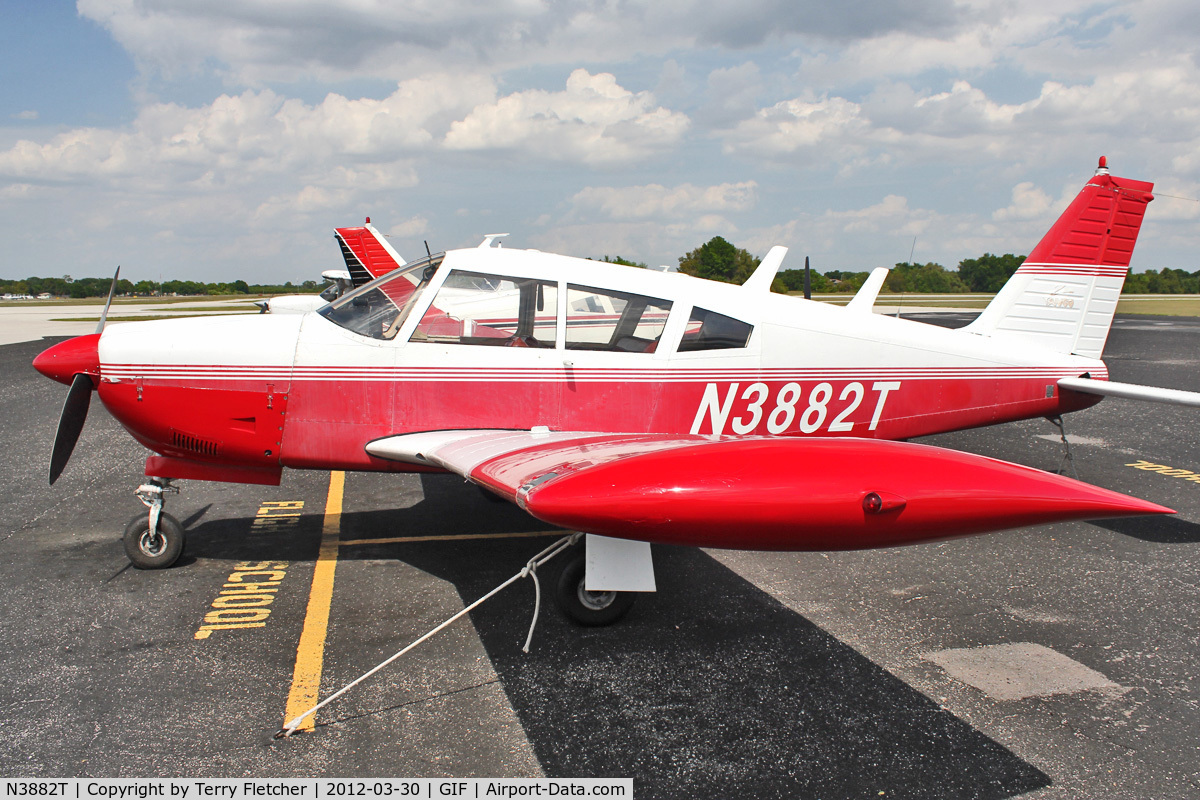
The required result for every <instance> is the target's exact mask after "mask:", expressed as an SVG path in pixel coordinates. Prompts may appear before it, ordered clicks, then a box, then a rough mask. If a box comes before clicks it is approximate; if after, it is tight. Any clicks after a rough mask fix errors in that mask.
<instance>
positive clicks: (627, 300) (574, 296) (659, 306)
mask: <svg viewBox="0 0 1200 800" xmlns="http://www.w3.org/2000/svg"><path fill="white" fill-rule="evenodd" d="M670 313H671V301H670V300H659V299H657V298H654V297H644V296H642V295H636V294H628V293H626V292H616V291H613V290H611V289H593V288H591V287H587V286H574V285H568V286H567V349H568V350H608V351H613V352H621V353H653V352H654V351H655V350H656V349H657V348H658V340H659V338H660V337H661V336H662V332H663V328H665V327H666V325H667V316H668V315H669V314H670Z"/></svg>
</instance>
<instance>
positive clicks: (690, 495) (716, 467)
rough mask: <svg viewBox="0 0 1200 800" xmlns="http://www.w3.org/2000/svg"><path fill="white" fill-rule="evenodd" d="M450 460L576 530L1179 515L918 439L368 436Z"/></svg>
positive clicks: (981, 528) (991, 525) (920, 530)
mask: <svg viewBox="0 0 1200 800" xmlns="http://www.w3.org/2000/svg"><path fill="white" fill-rule="evenodd" d="M367 452H368V453H370V454H371V455H374V456H377V457H379V458H387V459H395V460H402V461H409V462H415V463H424V464H429V465H435V466H440V467H442V468H444V469H448V470H450V471H452V472H456V473H458V474H459V475H462V476H464V477H466V478H468V479H469V480H471V481H472V482H474V483H477V484H479V485H481V486H483V487H485V488H487V489H489V490H491V491H493V492H495V493H496V494H499V495H501V496H503V497H505V498H507V499H509V500H512V501H513V502H515V503H517V504H518V505H519V506H521V507H522V508H524V509H525V510H526V511H528V512H529V513H530V514H532V515H533V516H535V517H537V518H538V519H541V520H544V521H546V522H549V523H551V524H553V525H558V526H561V527H564V528H567V529H570V530H578V531H585V532H587V533H595V534H599V535H602V536H612V537H617V538H623V539H636V540H640V541H647V542H660V543H667V544H680V545H691V546H698V547H724V548H734V549H741V550H858V549H863V548H870V547H888V546H891V545H899V544H908V543H912V542H918V541H923V540H929V539H946V538H952V537H957V536H965V535H968V534H973V533H984V532H987V531H995V530H1002V529H1005V528H1016V527H1023V526H1027V525H1040V524H1044V523H1049V522H1061V521H1065V520H1074V519H1100V518H1107V517H1119V516H1130V515H1139V514H1160V513H1173V512H1171V511H1170V509H1166V508H1163V507H1162V506H1159V505H1156V504H1154V503H1148V502H1145V501H1143V500H1138V499H1136V498H1133V497H1128V496H1126V495H1122V494H1118V493H1116V492H1112V491H1109V490H1107V489H1102V488H1100V487H1097V486H1091V485H1088V484H1086V483H1081V482H1079V481H1076V480H1072V479H1071V478H1067V477H1065V476H1061V475H1054V474H1051V473H1048V472H1042V471H1040V470H1036V469H1032V468H1029V467H1023V466H1019V465H1017V464H1010V463H1007V462H1004V461H997V460H995V459H990V458H984V457H982V456H977V455H973V454H970V453H962V452H958V451H954V450H945V449H942V448H937V447H930V446H927V445H919V444H911V443H906V442H889V441H883V440H878V439H852V438H838V439H830V438H793V437H744V438H726V439H714V438H711V437H706V436H698V435H696V436H683V435H671V434H611V433H572V432H549V431H536V432H535V431H479V430H475V431H436V432H430V433H417V434H407V435H401V436H393V437H389V438H386V439H380V440H377V441H374V442H371V443H370V444H368V445H367Z"/></svg>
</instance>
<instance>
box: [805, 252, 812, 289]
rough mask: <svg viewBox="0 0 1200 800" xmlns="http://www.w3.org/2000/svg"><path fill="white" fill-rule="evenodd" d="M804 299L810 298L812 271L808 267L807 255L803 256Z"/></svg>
mask: <svg viewBox="0 0 1200 800" xmlns="http://www.w3.org/2000/svg"><path fill="white" fill-rule="evenodd" d="M804 299H805V300H812V273H811V272H810V271H809V269H808V256H805V257H804Z"/></svg>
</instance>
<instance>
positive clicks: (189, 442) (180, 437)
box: [171, 430, 217, 456]
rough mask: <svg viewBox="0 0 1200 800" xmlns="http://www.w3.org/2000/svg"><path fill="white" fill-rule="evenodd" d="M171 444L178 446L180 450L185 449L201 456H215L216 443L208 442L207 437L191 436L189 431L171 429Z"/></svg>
mask: <svg viewBox="0 0 1200 800" xmlns="http://www.w3.org/2000/svg"><path fill="white" fill-rule="evenodd" d="M171 444H172V445H174V446H175V447H178V448H179V449H180V450H186V451H188V452H189V453H195V454H197V455H201V456H216V455H217V443H216V442H210V441H209V440H208V439H201V438H200V437H199V436H192V435H191V434H190V433H181V432H180V431H177V430H172V431H171Z"/></svg>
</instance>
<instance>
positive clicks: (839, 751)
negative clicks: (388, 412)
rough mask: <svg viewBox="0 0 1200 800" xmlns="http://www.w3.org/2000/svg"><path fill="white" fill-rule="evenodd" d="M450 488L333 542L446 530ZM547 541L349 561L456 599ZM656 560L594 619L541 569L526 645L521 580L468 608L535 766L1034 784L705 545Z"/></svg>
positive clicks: (516, 521) (703, 777) (504, 573)
mask: <svg viewBox="0 0 1200 800" xmlns="http://www.w3.org/2000/svg"><path fill="white" fill-rule="evenodd" d="M464 491H470V490H469V489H463V488H462V487H461V486H457V487H455V486H453V485H451V484H447V483H445V482H444V479H442V478H433V479H430V480H428V481H426V498H425V499H424V500H423V501H421V502H420V503H418V504H416V505H415V506H413V507H412V508H409V509H404V510H401V511H393V512H387V511H379V512H369V513H360V514H354V515H349V516H350V518H348V519H347V518H345V517H344V518H343V536H344V537H347V536H353V537H354V538H356V539H360V540H361V539H364V538H388V537H390V536H394V535H395V531H396V530H397V529H398V528H404V529H409V530H420V531H421V532H422V533H434V532H437V531H438V530H443V531H445V529H446V528H451V529H453V528H456V527H458V525H457V523H455V522H452V521H451V522H449V523H448V524H444V525H441V526H439V525H438V523H437V522H436V520H437V519H438V518H441V519H442V520H451V519H453V518H455V517H457V516H459V514H458V513H457V512H451V511H449V510H448V504H450V505H454V504H456V503H457V504H458V505H461V504H462V503H463V502H467V503H468V504H473V502H474V500H467V499H466V498H469V497H471V495H464V494H462V493H463V492H464ZM456 498H457V500H456ZM480 502H483V501H480ZM398 518H400V519H402V520H403V525H402V526H401V525H399V524H397V521H398ZM415 518H422V522H421V523H420V524H417V523H416V522H415ZM537 525H538V523H536V521H533V522H531V521H530V518H529V517H525V516H524V515H521V514H517V515H516V516H515V517H513V518H511V519H509V518H508V516H507V515H502V518H501V521H500V527H501V528H507V529H509V530H517V531H521V530H531V529H536V527H532V528H531V526H537ZM489 528H490V525H489ZM474 530H475V531H479V530H480V528H479V520H478V519H476V520H475V522H474ZM445 532H449V531H445ZM552 541H553V539H551V538H540V539H532V538H521V539H505V540H482V541H480V540H474V541H461V542H436V543H413V544H399V545H397V544H388V545H380V546H366V547H361V548H358V547H356V548H354V549H355V550H361V551H362V552H361V554H360V555H358V556H357V557H363V558H381V557H391V558H397V559H399V560H401V561H403V562H405V563H408V564H410V565H412V566H414V567H416V568H418V569H421V570H424V571H426V572H428V573H430V574H432V575H435V576H437V577H439V578H441V579H443V580H446V581H448V582H450V583H451V584H452V585H453V586H454V587H455V589H456V590H457V592H458V593H459V595H460V596H461V598H462V599H463V602H464V604H465V603H469V602H473V601H474V600H476V599H478V598H479V597H480V596H482V595H484V594H486V593H487V592H488V591H490V590H491V589H493V588H494V587H495V586H496V585H498V584H499V583H501V582H502V581H503V580H505V579H506V578H508V577H510V576H511V575H512V574H513V573H514V572H516V571H517V570H518V569H520V567H521V566H522V565H523V564H524V562H525V561H526V560H527V559H528V558H529V557H531V556H532V555H534V554H535V553H536V552H538V551H539V550H541V549H542V548H543V547H545V546H546V545H548V544H550V543H551V542H552ZM351 557H355V556H351ZM561 558H565V556H564V557H561ZM655 560H656V571H657V575H658V585H659V592H658V593H657V594H656V595H648V596H645V597H642V598H640V599H639V602H638V603H637V604H635V606H634V608H633V610H632V611H631V612H630V615H629V616H628V617H627V618H626V619H625V620H624V621H623V622H621V623H619V624H617V625H615V626H613V627H609V628H601V629H585V628H579V627H576V626H574V625H572V624H570V623H569V622H567V621H566V620H565V619H564V618H563V617H562V615H561V614H560V613H559V612H558V610H557V608H555V607H554V603H553V600H552V599H551V595H552V592H553V582H554V580H555V578H556V577H557V569H555V568H554V567H555V566H556V565H555V564H553V563H552V564H549V565H547V566H546V567H545V568H544V570H543V572H542V573H541V580H542V599H543V609H542V612H541V618H540V620H539V623H538V629H537V632H536V634H535V636H534V642H533V649H532V652H531V653H530V654H528V655H526V654H525V653H522V652H521V645H522V644H523V642H524V640H525V636H526V633H527V630H528V626H529V621H530V615H531V613H532V609H533V589H532V587H531V586H530V585H529V583H528V582H527V581H522V582H520V583H519V584H518V585H517V586H516V587H512V588H510V589H508V590H507V591H506V592H505V593H504V594H503V595H502V596H501V597H499V598H497V599H496V600H493V601H492V602H490V603H486V604H484V605H483V606H481V607H480V608H479V609H477V610H476V611H475V612H474V613H473V614H472V620H473V622H474V625H475V627H476V629H477V630H478V632H479V635H480V637H481V639H482V641H483V645H484V647H485V648H486V651H487V653H488V656H489V658H490V659H491V662H492V664H493V666H494V668H495V670H496V672H497V674H498V675H499V677H500V681H501V683H502V685H503V687H504V690H505V692H506V693H507V695H508V698H509V700H510V702H511V704H512V706H513V708H514V709H515V710H516V713H517V715H518V716H519V718H520V720H521V723H522V725H523V726H524V729H525V732H526V734H527V736H528V737H529V740H530V741H531V743H532V745H533V747H534V750H535V753H536V755H537V757H538V760H539V761H540V763H541V765H542V768H543V769H544V771H545V772H546V774H547V775H549V776H552V777H590V776H615V777H634V778H635V781H636V782H635V786H636V793H637V795H638V797H643V798H650V797H714V796H731V797H732V796H738V797H756V798H757V797H764V798H767V797H796V796H804V797H826V796H828V797H850V796H871V797H877V796H880V792H886V796H888V797H937V798H946V797H971V798H1002V797H1011V796H1013V795H1017V794H1021V793H1024V792H1027V791H1030V790H1033V789H1036V788H1040V787H1044V786H1048V785H1049V784H1050V779H1049V778H1048V777H1047V776H1046V775H1045V774H1044V773H1042V772H1041V771H1039V770H1038V769H1036V768H1035V767H1034V766H1032V765H1031V764H1029V763H1027V762H1025V761H1023V760H1021V759H1020V758H1018V757H1017V756H1016V755H1015V754H1013V753H1012V752H1010V751H1009V750H1007V749H1006V748H1004V747H1003V746H1001V745H1000V744H998V743H996V742H995V741H993V740H991V739H990V738H988V737H987V736H985V735H984V734H982V733H980V732H979V731H977V730H975V729H974V728H972V727H971V726H970V725H968V724H967V723H965V722H963V721H962V720H960V719H958V718H957V717H955V716H954V715H953V714H951V713H949V712H947V711H944V710H942V709H941V708H939V707H938V706H937V704H935V703H933V702H932V701H930V700H929V699H928V698H926V697H925V696H924V695H922V694H921V693H919V692H917V691H916V690H915V689H913V688H911V687H909V686H908V685H907V684H905V683H904V682H903V681H901V680H899V679H898V678H896V677H895V676H893V675H891V674H890V673H888V672H887V671H886V670H884V669H882V668H880V667H879V666H877V665H875V664H874V663H872V662H871V661H870V660H868V659H866V658H864V657H863V656H862V655H860V654H859V653H857V652H856V651H855V650H854V649H853V648H851V647H849V646H847V645H845V644H843V643H842V642H840V641H838V640H837V639H836V638H834V637H833V636H831V635H830V634H828V633H827V632H825V631H823V630H822V629H821V628H819V627H817V626H816V625H814V624H813V623H812V622H810V621H809V620H807V619H805V618H804V617H803V616H801V615H799V614H797V613H795V612H793V611H791V610H790V609H788V608H786V607H785V606H783V605H782V604H780V603H778V602H777V601H776V600H774V599H773V598H772V597H770V596H769V595H768V594H766V593H765V592H763V591H761V590H760V589H758V588H757V587H755V586H754V585H753V584H751V583H749V582H748V581H746V580H745V579H743V578H742V577H740V576H739V575H737V574H736V573H734V572H732V571H731V570H729V569H728V568H726V567H725V566H723V565H722V564H720V563H719V562H717V561H716V560H715V559H713V558H712V557H710V556H708V555H707V554H705V553H704V552H702V551H700V550H697V549H693V548H673V547H658V548H656V555H655Z"/></svg>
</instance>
